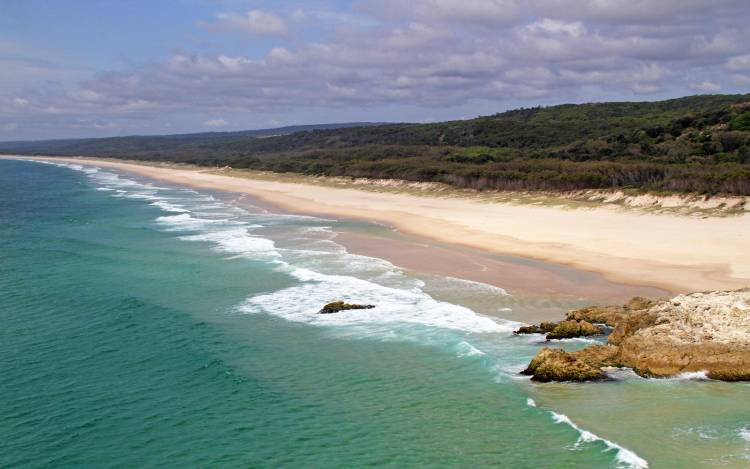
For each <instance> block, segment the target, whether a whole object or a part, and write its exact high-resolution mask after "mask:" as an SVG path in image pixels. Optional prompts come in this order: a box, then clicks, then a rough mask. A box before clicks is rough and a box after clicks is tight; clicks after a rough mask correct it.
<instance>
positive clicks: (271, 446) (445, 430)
mask: <svg viewBox="0 0 750 469" xmlns="http://www.w3.org/2000/svg"><path fill="white" fill-rule="evenodd" d="M0 192H2V194H0V195H1V196H2V197H0V321H2V325H3V327H2V332H1V334H2V341H0V375H1V376H2V377H3V378H2V382H1V384H0V434H2V435H5V437H3V438H0V466H3V467H5V466H7V467H42V466H68V467H70V466H75V467H81V466H90V467H91V466H95V467H107V466H111V467H115V466H116V467H121V466H156V465H170V466H178V465H179V466H183V465H191V466H197V465H200V466H206V465H212V466H229V467H248V466H255V467H277V466H303V465H304V466H325V467H352V466H362V465H381V464H388V465H398V466H410V467H411V466H431V467H436V466H437V467H440V466H457V465H461V466H477V465H496V466H501V467H514V468H515V467H520V468H523V467H529V468H536V467H584V468H585V467H592V468H595V467H596V468H598V467H644V466H646V465H647V464H650V467H746V466H747V465H748V464H750V459H748V458H750V441H748V440H750V411H748V410H747V409H749V408H750V387H748V386H747V385H744V384H727V383H715V382H701V381H679V380H672V381H654V380H643V379H640V378H637V377H633V376H630V375H628V374H627V373H622V372H620V373H619V376H620V378H621V380H620V381H616V382H612V383H606V384H584V385H533V384H531V383H530V382H529V381H528V380H526V379H524V378H521V377H519V376H518V375H517V371H518V370H520V369H521V368H522V367H523V365H524V364H525V363H527V362H528V360H529V359H530V357H531V356H533V355H534V353H535V352H536V351H537V350H538V349H539V347H540V346H542V344H540V343H539V338H538V337H523V338H518V337H513V336H511V335H510V331H511V330H512V328H513V327H514V326H515V324H514V323H512V322H509V321H505V320H503V319H501V317H502V316H503V312H504V311H506V312H507V310H505V308H511V309H512V308H513V305H514V304H519V302H523V299H522V298H515V297H509V296H508V295H507V294H506V293H505V292H504V291H503V290H502V289H500V288H495V287H489V286H486V285H483V284H476V283H472V282H464V281H461V280H458V279H445V278H424V277H423V278H416V277H414V276H412V275H410V274H408V273H407V272H404V271H401V270H400V269H398V268H396V267H394V266H393V265H392V264H390V263H388V262H386V261H383V260H380V259H375V258H371V257H366V256H357V255H353V254H350V253H348V252H347V251H346V250H345V249H344V248H343V247H342V246H340V245H339V244H337V243H336V241H335V232H336V230H337V227H339V226H340V225H341V224H342V222H338V221H334V220H324V219H320V218H314V217H300V216H294V215H288V214H274V213H270V212H267V211H265V210H263V209H262V208H260V207H253V206H252V205H248V204H247V202H246V201H244V202H243V203H242V204H238V203H237V200H235V199H236V197H235V196H234V195H232V194H222V193H212V192H204V191H193V190H190V189H185V188H180V187H175V186H167V185H165V184H163V183H160V182H153V181H146V180H142V179H138V178H135V177H133V176H129V175H125V174H120V173H117V172H115V171H111V170H103V169H91V168H84V167H81V166H76V165H52V164H40V163H32V162H22V161H1V160H0ZM343 223H347V222H343ZM334 299H343V300H347V301H356V302H366V303H373V304H376V305H377V307H376V308H374V309H372V310H364V311H356V312H352V313H345V314H338V315H326V316H321V315H318V314H316V313H317V310H318V309H319V308H320V307H321V306H322V304H324V303H326V302H328V301H331V300H334ZM563 345H564V346H565V347H568V348H575V347H580V346H582V345H585V344H584V343H582V342H569V343H566V344H563Z"/></svg>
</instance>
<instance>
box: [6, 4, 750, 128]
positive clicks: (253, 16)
mask: <svg viewBox="0 0 750 469" xmlns="http://www.w3.org/2000/svg"><path fill="white" fill-rule="evenodd" d="M713 3H714V2H708V1H702V0H681V1H677V0H659V1H657V0H633V2H621V1H615V0H566V1H562V0H527V1H520V0H475V1H471V2H467V1H461V2H459V1H457V0H412V1H410V2H404V1H402V0H380V1H377V2H375V1H369V0H364V2H363V3H359V4H358V5H359V6H358V7H356V8H354V9H348V10H346V9H345V10H336V11H333V12H332V11H330V10H331V9H330V8H329V9H328V10H326V9H325V8H322V7H321V4H320V3H315V4H311V5H308V4H306V5H305V8H306V10H305V11H304V12H302V11H301V10H300V11H299V12H296V11H295V10H292V9H283V8H282V9H280V10H274V11H273V12H272V11H261V10H251V11H249V12H246V13H242V14H237V13H234V14H231V13H229V14H223V15H220V16H219V18H218V21H217V22H215V23H213V24H212V25H211V26H210V29H211V30H212V31H215V30H221V31H229V30H231V31H239V32H243V33H245V34H251V35H254V36H267V37H269V36H270V37H285V38H287V39H288V40H287V41H285V44H284V47H279V46H278V45H275V46H271V47H268V48H266V49H260V47H266V46H264V45H261V46H258V47H255V43H256V42H257V43H261V44H264V43H265V41H252V40H248V41H247V43H244V42H243V43H242V44H241V45H240V46H239V47H237V44H236V43H235V42H232V44H231V45H229V46H227V47H226V48H222V47H221V46H220V44H221V42H217V44H218V45H217V44H212V45H211V47H205V48H199V47H196V48H195V50H190V48H189V47H187V46H186V47H185V48H183V49H180V50H179V51H178V52H172V53H171V54H170V55H169V56H168V57H167V58H166V59H164V60H162V61H153V62H150V63H147V64H138V65H133V66H126V67H122V68H121V69H120V70H118V71H104V72H101V73H98V74H95V75H92V76H88V77H87V79H85V80H79V83H78V84H77V85H75V86H63V87H61V91H59V92H58V90H56V89H55V88H52V87H50V86H47V85H46V84H45V85H40V84H38V83H37V82H32V86H30V87H28V89H26V88H23V86H21V85H20V83H22V81H23V80H17V81H18V82H19V86H17V87H14V88H13V89H12V90H10V91H7V94H3V92H0V110H2V112H3V117H4V118H7V119H12V120H13V122H18V123H19V126H21V127H23V128H24V129H26V128H33V127H34V126H37V127H39V128H44V126H45V125H49V126H53V125H56V126H59V127H60V128H62V127H63V126H65V125H67V124H66V123H67V122H71V121H74V120H75V119H84V120H85V119H86V118H92V117H95V118H96V119H99V120H98V121H97V122H115V123H116V124H117V125H118V126H119V127H118V129H132V128H145V129H147V130H151V128H152V127H151V124H153V123H155V122H162V121H164V120H165V116H168V117H169V118H170V119H174V120H178V121H179V120H182V121H183V122H188V124H189V125H190V126H192V127H199V126H206V127H223V126H226V125H228V122H227V121H231V122H251V121H252V122H257V123H259V125H266V124H267V121H268V116H271V115H272V116H274V117H275V118H278V119H281V120H284V121H286V122H290V121H296V120H298V119H300V118H299V117H298V116H299V115H306V116H312V117H304V119H305V120H309V121H332V120H338V119H340V118H341V117H338V116H347V117H346V118H350V117H348V116H354V118H355V119H361V118H372V117H369V116H372V115H373V112H374V111H377V110H386V111H387V112H391V113H392V114H387V115H385V116H383V117H378V118H379V119H383V118H385V120H387V119H393V120H401V119H403V118H404V117H403V116H402V114H401V113H400V110H402V109H410V110H414V112H413V113H412V115H414V116H425V115H430V116H438V115H439V116H443V117H457V116H465V115H466V114H467V113H468V114H471V113H480V112H486V111H484V110H489V111H490V112H495V111H500V110H503V109H506V108H508V107H516V106H519V105H528V104H537V103H552V102H576V101H577V102H580V101H591V100H597V101H605V100H612V99H641V95H648V98H649V99H655V98H659V97H672V96H678V95H684V94H690V93H694V92H695V91H699V92H718V91H726V92H743V91H744V92H747V90H746V88H743V87H747V86H749V85H750V28H747V27H746V25H745V18H747V17H748V15H750V4H748V3H747V2H746V1H745V2H740V1H735V0H726V1H724V2H720V4H716V5H714V6H713V7H712V6H711V5H712V4H713ZM644 11H645V13H644ZM649 12H650V13H649ZM352 18H353V19H356V21H349V19H352ZM655 18H656V19H655ZM285 19H288V20H289V21H294V22H295V23H294V28H295V32H296V31H305V33H304V34H300V35H296V34H294V35H291V34H290V33H289V27H288V25H287V24H286V22H285ZM310 25H312V26H310ZM307 27H314V28H318V29H315V31H314V34H312V33H311V34H308V31H307V30H306V29H305V28H307ZM290 36H294V37H290ZM308 36H309V37H308ZM211 37H212V39H216V40H217V41H220V40H221V39H222V38H224V36H223V35H218V34H217V35H211ZM224 39H225V38H224ZM243 40H245V39H243ZM232 41H236V38H232ZM246 44H247V47H245V45H246ZM254 47H255V48H254ZM247 51H249V52H247ZM0 61H2V56H0ZM0 65H2V64H0ZM32 71H33V70H31V69H30V70H28V71H27V72H25V73H26V74H25V75H19V77H30V76H32ZM5 72H6V70H5V69H4V74H3V75H6V73H5ZM13 73H14V72H11V76H14V75H13ZM45 76H49V75H45ZM3 79H4V78H3V77H1V76H0V84H1V83H2V81H3ZM719 84H721V85H719ZM50 89H52V90H53V91H50ZM21 97H22V98H21ZM16 98H21V99H23V100H25V102H24V103H23V105H21V104H19V103H18V102H16V101H14V100H15V99H16ZM393 109H397V111H393ZM478 109H481V110H478ZM386 111H383V112H386ZM305 112H308V114H304V113H305ZM217 115H221V116H223V118H221V119H219V118H216V117H215V116H217ZM235 115H236V116H235ZM381 116H382V114H381ZM225 119H226V120H225ZM139 126H141V127H139Z"/></svg>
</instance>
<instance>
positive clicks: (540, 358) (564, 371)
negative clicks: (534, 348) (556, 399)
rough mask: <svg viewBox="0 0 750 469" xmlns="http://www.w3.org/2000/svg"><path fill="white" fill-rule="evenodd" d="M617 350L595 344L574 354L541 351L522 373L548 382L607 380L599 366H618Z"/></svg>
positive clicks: (548, 350)
mask: <svg viewBox="0 0 750 469" xmlns="http://www.w3.org/2000/svg"><path fill="white" fill-rule="evenodd" d="M616 356H617V347H614V346H611V345H594V346H592V347H587V348H585V349H582V350H578V351H576V352H566V351H565V350H561V349H552V348H546V347H545V348H543V349H542V350H541V351H539V353H538V354H537V355H536V356H535V357H534V359H533V360H531V363H529V366H528V368H526V369H525V370H524V371H522V373H523V374H525V375H531V379H532V380H534V381H540V382H549V381H593V380H602V379H607V375H606V373H604V371H602V367H605V366H613V365H615V364H616V363H617V360H616Z"/></svg>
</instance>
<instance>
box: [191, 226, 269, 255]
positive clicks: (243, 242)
mask: <svg viewBox="0 0 750 469" xmlns="http://www.w3.org/2000/svg"><path fill="white" fill-rule="evenodd" d="M180 239H181V240H183V241H208V242H213V243H215V245H216V246H215V249H216V250H217V251H219V252H225V253H229V254H236V255H242V256H246V257H251V258H255V259H258V258H261V259H275V258H278V257H280V254H279V253H278V252H277V251H276V249H275V248H274V243H273V241H272V240H270V239H266V238H262V237H260V236H253V235H251V234H250V233H249V232H248V230H247V228H237V229H231V230H223V231H211V232H208V233H202V234H197V235H191V236H181V237H180Z"/></svg>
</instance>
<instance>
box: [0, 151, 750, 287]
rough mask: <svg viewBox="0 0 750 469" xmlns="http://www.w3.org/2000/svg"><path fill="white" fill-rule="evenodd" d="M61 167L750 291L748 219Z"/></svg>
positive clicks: (681, 282) (114, 164)
mask: <svg viewBox="0 0 750 469" xmlns="http://www.w3.org/2000/svg"><path fill="white" fill-rule="evenodd" d="M9 157H10V158H12V156H9ZM6 158H7V157H6ZM19 158H23V159H30V157H26V156H23V157H19ZM41 159H46V158H41ZM55 159H58V160H64V161H68V162H76V163H80V164H95V165H97V166H102V167H110V168H116V169H120V170H124V171H129V172H133V173H136V174H139V175H142V176H146V177H151V178H155V179H161V180H165V181H170V182H173V183H178V184H185V185H189V186H193V187H198V188H206V189H219V190H228V191H232V192H238V193H246V194H250V195H252V196H254V197H257V198H259V199H261V200H263V201H265V202H268V203H270V204H273V205H276V206H279V207H282V208H284V209H286V210H289V211H292V212H296V213H305V214H315V215H324V216H337V217H347V218H355V219H363V220H369V221H377V222H380V223H383V224H386V225H389V226H392V227H394V228H396V229H397V230H399V231H401V232H404V233H409V234H414V235H417V236H422V237H427V238H430V239H433V240H435V241H439V242H442V243H452V244H460V245H463V246H468V247H471V248H478V249H482V250H486V251H489V252H492V253H498V254H508V255H514V256H520V257H527V258H533V259H539V260H544V261H549V262H552V263H557V264H563V265H568V266H571V267H575V268H577V269H582V270H586V271H590V272H597V273H600V274H602V275H603V276H605V277H606V278H607V279H609V280H610V281H614V282H620V283H624V284H628V285H636V286H647V287H653V288H658V289H662V290H667V291H670V292H675V293H683V292H689V291H704V290H719V289H734V288H741V287H745V286H747V285H750V239H748V237H747V236H745V234H746V233H748V232H750V217H749V216H748V215H747V214H746V212H744V211H743V213H741V214H737V215H734V216H721V217H699V216H685V215H679V214H673V213H652V212H649V211H646V210H637V209H627V210H618V209H616V208H613V207H607V206H597V205H596V204H591V205H589V206H586V207H584V208H580V209H571V208H570V207H566V206H565V205H564V204H561V205H560V206H555V205H545V204H539V203H507V202H487V201H485V200H473V199H471V198H465V197H464V198H461V197H450V196H444V195H441V196H433V195H431V194H425V195H421V194H415V193H406V192H403V191H389V190H387V188H384V189H383V190H379V191H373V190H362V189H358V188H352V187H346V188H336V187H331V186H323V185H320V184H315V183H314V179H313V178H304V177H299V178H295V179H296V180H295V181H294V182H290V181H284V180H268V179H253V178H251V177H250V175H249V174H243V175H242V176H243V177H235V176H236V173H237V172H232V175H225V174H215V172H211V171H210V170H205V169H202V170H198V169H191V168H187V167H173V166H166V165H147V164H138V163H134V162H126V161H111V160H104V159H93V158H58V157H55Z"/></svg>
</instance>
